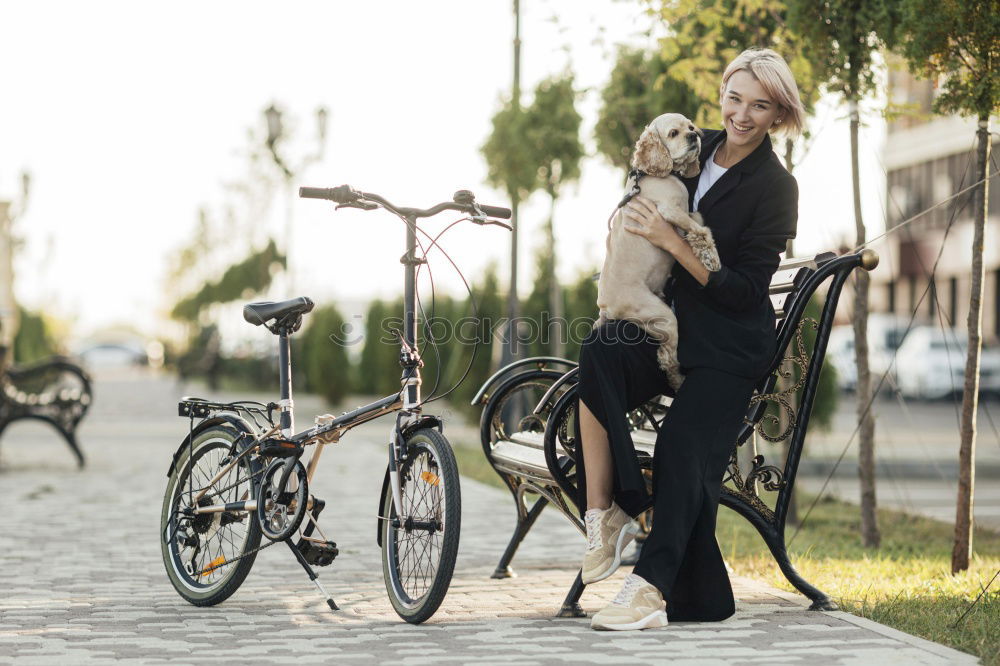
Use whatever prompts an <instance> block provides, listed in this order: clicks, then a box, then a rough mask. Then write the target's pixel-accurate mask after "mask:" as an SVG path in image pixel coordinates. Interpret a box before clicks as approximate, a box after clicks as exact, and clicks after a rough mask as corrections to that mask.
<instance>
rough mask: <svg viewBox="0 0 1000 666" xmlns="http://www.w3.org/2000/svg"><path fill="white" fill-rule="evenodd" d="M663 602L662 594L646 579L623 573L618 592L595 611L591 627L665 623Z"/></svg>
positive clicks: (612, 628) (615, 628)
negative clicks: (623, 576)
mask: <svg viewBox="0 0 1000 666" xmlns="http://www.w3.org/2000/svg"><path fill="white" fill-rule="evenodd" d="M666 607H667V605H666V603H664V601H663V595H661V594H660V591H659V590H658V589H656V588H655V587H654V586H652V585H650V584H649V583H647V582H646V579H645V578H643V577H642V576H637V575H636V574H629V575H628V576H626V577H625V584H624V585H623V586H622V589H621V590H620V591H619V592H618V596H616V597H615V598H614V600H613V601H612V602H611V603H610V604H609V605H608V606H605V607H604V608H603V609H601V610H599V611H598V612H597V613H595V614H594V617H593V618H592V619H591V620H590V628H591V629H598V630H604V631H627V630H630V629H653V628H655V627H665V626H667V611H666Z"/></svg>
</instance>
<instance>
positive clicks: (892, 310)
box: [885, 280, 896, 314]
mask: <svg viewBox="0 0 1000 666" xmlns="http://www.w3.org/2000/svg"><path fill="white" fill-rule="evenodd" d="M885 286H886V290H887V291H888V296H889V298H888V301H889V305H888V308H887V310H888V312H889V314H896V281H895V280H889V283H888V284H886V285H885Z"/></svg>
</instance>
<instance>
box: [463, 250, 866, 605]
mask: <svg viewBox="0 0 1000 666" xmlns="http://www.w3.org/2000/svg"><path fill="white" fill-rule="evenodd" d="M877 265H878V255H877V254H876V253H875V252H874V251H872V250H864V251H862V252H860V253H857V254H848V255H843V256H839V257H838V256H836V255H834V254H832V253H824V254H819V255H816V256H815V257H813V258H809V259H787V260H785V261H782V262H781V264H780V265H779V266H778V270H777V271H776V272H775V274H774V277H773V278H772V279H771V284H770V288H769V295H770V299H771V303H772V305H773V307H774V310H775V314H776V315H777V318H778V323H777V338H778V345H777V350H778V351H777V352H776V353H775V355H774V358H773V359H772V361H771V364H770V366H769V368H768V370H767V372H766V373H765V374H764V375H763V376H762V377H761V378H760V380H759V382H758V385H757V389H756V391H755V394H754V396H753V397H752V398H751V400H750V404H749V405H748V408H747V416H746V419H745V423H744V427H743V429H742V430H741V431H740V433H739V436H738V437H737V439H736V442H735V443H734V446H733V453H732V457H731V459H730V464H729V466H728V468H727V469H726V474H725V477H724V480H723V486H722V495H721V497H720V504H722V505H723V506H727V507H729V508H730V509H733V510H734V511H736V512H737V513H739V514H740V515H741V516H743V517H744V518H746V519H747V520H748V521H750V523H751V524H752V525H753V526H754V527H755V528H756V529H757V531H758V532H759V533H760V535H761V537H762V538H763V539H764V542H765V543H766V544H767V546H768V548H769V549H770V550H771V554H772V555H773V557H774V559H775V561H776V562H777V564H778V566H779V567H780V568H781V572H782V573H783V574H784V575H785V577H786V578H787V579H788V581H789V582H790V583H791V584H792V585H794V586H795V587H796V589H798V590H799V591H800V592H802V594H804V595H805V596H807V597H808V598H809V599H810V600H812V602H813V603H812V605H811V606H810V608H812V609H814V610H836V608H837V606H836V604H835V603H834V602H833V601H832V600H831V599H830V598H829V597H828V596H827V595H826V594H825V593H823V592H822V591H820V590H818V589H817V588H815V587H813V586H812V585H810V584H809V583H808V582H806V581H805V580H804V579H803V578H802V577H801V576H800V575H799V573H798V572H797V571H796V570H795V568H794V567H793V566H792V564H791V562H790V560H789V558H788V552H787V549H786V545H785V520H786V517H787V511H788V504H789V501H790V499H791V496H792V492H793V489H794V485H795V475H796V471H797V469H798V465H799V460H800V458H801V455H802V445H803V442H804V440H805V435H806V431H807V429H808V425H809V415H810V412H811V410H812V406H813V402H814V400H815V398H816V390H817V387H818V385H819V374H820V370H821V368H822V366H823V358H824V356H825V354H826V345H827V341H828V339H829V335H830V328H831V327H832V325H833V317H834V313H835V312H836V309H837V303H838V301H839V299H840V293H841V290H842V288H843V286H844V283H845V282H846V280H847V278H848V277H849V276H850V274H851V272H852V271H853V270H854V269H855V268H858V267H861V268H864V269H865V270H869V271H870V270H872V269H874V268H875V266H877ZM827 280H829V281H830V283H829V286H828V288H827V291H826V295H825V297H824V298H823V308H822V313H821V315H820V319H819V321H816V320H814V319H812V318H809V317H804V313H805V308H806V304H807V303H808V302H809V299H810V298H812V296H813V295H814V294H815V293H816V292H817V290H818V289H819V287H820V286H821V285H823V283H825V282H826V281H827ZM806 326H809V327H811V328H812V329H813V330H814V331H815V339H814V342H813V344H812V346H811V349H807V346H808V345H807V344H806V341H805V337H804V336H803V329H804V327H806ZM779 377H780V383H779ZM577 381H578V369H577V364H576V363H574V362H573V361H570V360H568V359H563V358H557V357H551V356H542V357H533V358H526V359H522V360H519V361H515V362H514V363H511V364H510V365H507V366H505V367H504V368H501V369H500V370H499V371H497V372H496V373H495V374H494V375H493V376H492V377H490V378H489V379H488V380H487V381H486V382H485V383H484V384H483V386H482V387H481V388H480V389H479V392H478V393H477V394H476V397H475V398H473V400H472V404H473V405H482V406H483V413H482V417H481V419H480V438H481V441H482V445H483V451H484V452H485V454H486V457H487V459H488V460H489V462H490V464H491V465H492V467H493V469H494V470H495V471H496V472H497V474H499V475H500V478H501V479H503V481H504V483H505V484H506V485H507V487H508V488H509V489H510V491H511V494H512V495H513V497H514V502H515V505H516V508H517V525H516V526H515V528H514V534H513V535H512V536H511V539H510V542H509V543H508V545H507V549H506V550H505V551H504V553H503V556H502V557H501V558H500V562H499V564H497V568H496V571H494V573H493V577H494V578H505V577H508V576H511V575H513V572H512V570H511V569H510V562H511V560H512V559H513V558H514V554H515V553H516V552H517V548H518V546H519V545H520V543H521V541H522V540H523V539H524V537H525V536H526V535H527V533H528V532H529V531H530V530H531V528H532V526H533V525H534V523H535V520H536V519H537V518H538V516H539V514H540V513H541V512H542V510H543V509H544V508H545V507H546V506H548V505H549V504H550V503H551V504H553V505H554V506H555V507H556V508H557V509H559V511H560V512H561V513H562V514H563V515H564V516H566V517H567V518H568V519H569V520H570V522H572V523H573V524H574V525H575V526H576V527H577V529H579V530H580V531H581V532H583V533H585V531H586V530H585V528H584V526H583V523H582V521H581V520H580V511H579V507H578V506H577V505H576V500H577V486H576V474H575V468H576V452H577V447H576V433H575V432H574V428H573V416H574V411H575V409H576V404H577V391H576V384H577ZM669 405H670V398H669V397H666V396H659V397H657V398H655V399H653V400H650V401H649V402H647V403H646V404H644V405H642V406H641V407H639V408H638V409H636V410H634V411H633V412H630V413H629V414H628V419H629V421H630V425H631V426H632V433H631V434H632V441H633V443H634V444H635V450H636V455H637V456H638V458H639V464H640V467H641V469H642V470H643V474H644V475H645V476H646V478H647V484H649V485H650V486H651V478H652V458H653V448H654V446H655V442H656V434H657V431H658V430H659V425H660V423H661V422H662V420H663V416H664V415H665V414H666V411H667V410H668V409H669ZM769 406H770V409H769ZM755 433H756V434H757V435H759V436H760V437H762V438H763V439H765V440H767V441H770V442H774V443H779V442H781V443H784V444H785V445H786V446H787V451H788V453H787V456H786V457H785V461H784V466H783V467H779V466H777V465H771V464H766V463H765V460H764V456H763V455H759V454H756V450H755V449H754V450H753V451H751V452H748V453H749V454H748V455H743V456H741V455H740V451H741V450H743V448H749V447H751V446H752V447H755V446H756V438H753V439H751V436H752V435H754V434H755ZM748 441H750V444H749V445H747V442H748ZM741 458H744V459H745V460H744V461H743V465H742V466H741V464H740V462H741V460H740V459H741ZM758 486H762V487H763V489H764V490H765V491H767V492H768V493H770V495H768V496H765V498H767V499H772V500H773V502H771V503H770V504H769V503H767V502H765V501H764V500H763V499H762V498H761V496H760V494H759V492H758V490H759V489H758ZM528 495H531V496H532V497H533V499H531V498H529V497H528ZM772 507H773V508H772ZM651 515H652V511H651V510H650V511H647V512H646V513H645V514H643V516H641V517H640V519H639V520H640V524H641V526H642V527H643V529H644V530H645V531H647V532H648V528H649V524H650V520H651ZM583 589H584V585H583V582H582V581H581V579H580V575H579V574H577V577H576V581H575V582H574V583H573V585H572V587H571V588H570V591H569V593H568V594H567V596H566V599H565V601H564V602H563V606H562V609H561V610H560V611H559V615H560V616H562V617H574V616H582V615H583V611H582V609H581V608H580V605H579V599H580V595H581V594H583Z"/></svg>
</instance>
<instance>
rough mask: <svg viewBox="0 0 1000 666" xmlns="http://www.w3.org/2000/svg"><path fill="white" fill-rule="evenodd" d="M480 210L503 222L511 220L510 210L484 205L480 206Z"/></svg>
mask: <svg viewBox="0 0 1000 666" xmlns="http://www.w3.org/2000/svg"><path fill="white" fill-rule="evenodd" d="M479 209H480V210H481V211H483V212H484V213H486V214H487V215H489V216H490V217H499V218H500V219H502V220H509V219H510V208H501V207H500V206H484V205H483V204H479Z"/></svg>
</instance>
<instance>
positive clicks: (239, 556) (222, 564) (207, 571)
mask: <svg viewBox="0 0 1000 666" xmlns="http://www.w3.org/2000/svg"><path fill="white" fill-rule="evenodd" d="M254 518H255V519H256V516H254ZM289 538H291V537H289ZM276 543H281V542H280V541H268V542H267V543H265V544H264V545H263V546H257V547H256V548H254V549H253V550H248V551H247V552H245V553H241V554H240V555H237V556H236V557H234V558H233V559H231V560H226V561H225V562H221V563H219V564H216V565H215V566H212V567H208V568H207V569H202V570H201V571H197V572H195V573H193V574H191V575H192V576H194V577H196V578H197V577H200V576H204V575H205V574H207V573H210V572H212V571H215V570H216V569H221V568H222V567H225V566H228V565H230V564H232V563H234V562H239V561H240V560H242V559H243V558H244V557H249V556H250V555H253V554H255V553H259V552H260V551H262V550H264V549H265V548H270V547H271V546H273V545H274V544H276Z"/></svg>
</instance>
